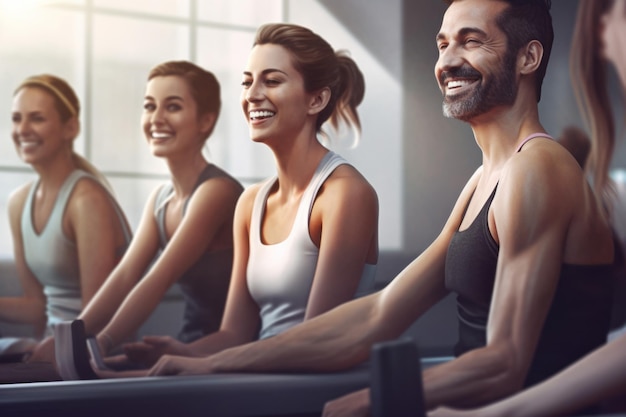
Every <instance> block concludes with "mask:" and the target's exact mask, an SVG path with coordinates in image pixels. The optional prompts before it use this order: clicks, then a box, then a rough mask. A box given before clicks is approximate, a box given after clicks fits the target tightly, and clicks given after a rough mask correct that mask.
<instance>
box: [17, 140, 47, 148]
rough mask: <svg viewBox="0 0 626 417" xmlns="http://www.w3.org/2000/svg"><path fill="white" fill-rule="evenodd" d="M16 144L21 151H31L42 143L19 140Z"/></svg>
mask: <svg viewBox="0 0 626 417" xmlns="http://www.w3.org/2000/svg"><path fill="white" fill-rule="evenodd" d="M18 143H19V146H20V148H22V149H32V148H35V147H37V146H39V145H41V143H42V142H41V141H39V140H20V141H19V142H18Z"/></svg>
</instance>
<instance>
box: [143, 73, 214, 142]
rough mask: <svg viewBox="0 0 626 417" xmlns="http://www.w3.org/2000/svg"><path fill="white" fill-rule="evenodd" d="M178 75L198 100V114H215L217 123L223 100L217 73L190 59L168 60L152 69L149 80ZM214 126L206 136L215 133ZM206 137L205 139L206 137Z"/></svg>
mask: <svg viewBox="0 0 626 417" xmlns="http://www.w3.org/2000/svg"><path fill="white" fill-rule="evenodd" d="M166 76H177V77H181V78H182V79H184V80H185V81H186V82H187V83H188V85H189V89H190V90H191V95H192V96H193V98H194V100H195V101H196V106H197V111H198V116H203V115H205V114H207V113H214V114H215V117H216V119H215V123H217V118H218V117H219V114H220V109H221V107H222V100H221V97H220V83H219V82H218V81H217V78H215V75H214V74H213V73H212V72H210V71H207V70H205V69H204V68H201V67H199V66H198V65H196V64H194V63H193V62H190V61H167V62H163V63H161V64H159V65H157V66H155V67H154V68H152V69H151V70H150V73H149V74H148V81H149V80H151V79H153V78H155V77H166ZM215 123H213V127H212V128H211V130H209V132H208V133H207V134H206V138H208V137H209V136H211V133H213V128H214V127H215ZM206 138H205V139H206Z"/></svg>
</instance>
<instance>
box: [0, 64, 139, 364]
mask: <svg viewBox="0 0 626 417" xmlns="http://www.w3.org/2000/svg"><path fill="white" fill-rule="evenodd" d="M79 113H80V105H79V101H78V98H77V97H76V94H75V93H74V91H73V90H72V88H71V87H70V86H69V85H68V84H67V83H66V82H65V81H64V80H62V79H61V78H58V77H56V76H53V75H47V74H44V75H37V76H33V77H30V78H27V79H26V80H24V82H22V84H20V86H19V87H18V88H17V89H16V90H15V94H14V96H13V110H12V117H11V118H12V122H13V129H12V138H13V142H14V144H15V148H16V150H17V153H18V155H19V157H20V158H21V159H22V160H23V161H24V162H26V163H27V164H29V165H31V166H32V167H33V169H34V170H35V172H36V173H37V179H36V180H35V181H33V182H31V183H28V184H26V185H24V186H22V187H20V188H19V189H17V190H16V191H14V192H13V193H12V195H11V197H10V199H9V204H8V211H9V220H10V226H11V232H12V236H13V247H14V253H15V265H16V268H17V272H18V275H19V279H20V284H21V289H22V293H21V295H19V296H16V297H2V298H0V320H2V321H7V322H13V323H21V324H31V325H33V326H34V329H35V334H36V336H37V339H41V338H44V337H46V338H47V336H51V335H52V327H53V326H54V325H55V324H56V323H58V322H60V321H64V320H70V319H74V318H76V317H77V316H78V315H79V314H80V312H81V310H82V308H83V307H84V306H85V305H87V303H88V302H89V301H90V300H91V299H92V297H93V296H94V294H95V293H96V292H97V291H98V289H99V288H100V286H101V285H102V283H103V282H104V281H105V279H106V277H107V276H108V275H109V273H110V272H111V271H112V270H113V268H114V267H115V266H116V265H117V263H118V261H119V260H120V258H121V257H122V255H123V254H124V251H125V250H126V247H127V246H128V244H129V241H130V239H131V233H130V228H129V226H128V223H127V221H126V218H125V216H124V214H123V212H122V210H121V209H120V207H119V206H118V204H117V202H116V201H115V198H114V197H113V196H112V192H111V189H110V186H109V184H108V183H107V181H106V179H105V178H104V176H103V175H102V174H101V173H100V172H99V171H98V170H97V169H96V168H95V167H94V166H93V165H92V164H90V163H89V162H88V161H87V160H86V159H85V158H83V157H81V156H79V155H78V154H77V153H75V152H74V150H73V143H74V139H75V138H76V136H77V135H78V133H79V130H80V123H79ZM9 342H10V340H8V339H5V343H4V345H5V353H7V352H10V351H11V350H12V349H14V348H15V347H16V346H15V345H13V347H12V346H11V343H9ZM21 344H22V345H23V346H27V345H28V344H26V343H24V340H22V341H21ZM44 344H45V343H44V342H41V343H39V345H37V347H36V348H35V349H34V351H33V353H32V355H30V359H29V360H30V361H45V362H52V361H53V359H54V358H53V352H52V351H50V350H48V349H41V348H39V347H40V346H43V345H44ZM31 346H34V345H32V344H31ZM27 350H28V349H27Z"/></svg>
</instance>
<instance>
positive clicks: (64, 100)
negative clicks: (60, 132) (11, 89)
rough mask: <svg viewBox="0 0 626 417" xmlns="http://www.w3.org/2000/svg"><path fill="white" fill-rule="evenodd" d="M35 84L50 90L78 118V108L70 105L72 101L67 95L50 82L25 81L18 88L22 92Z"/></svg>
mask: <svg viewBox="0 0 626 417" xmlns="http://www.w3.org/2000/svg"><path fill="white" fill-rule="evenodd" d="M33 84H34V85H40V86H42V87H45V88H47V89H48V90H50V91H51V92H52V93H53V94H54V95H55V96H56V98H58V99H59V100H61V102H62V103H63V104H64V105H65V107H66V108H67V109H68V110H69V111H70V113H71V115H72V116H74V117H75V116H77V114H76V108H75V107H74V106H73V105H72V103H70V101H69V100H68V99H67V97H65V95H64V94H63V93H61V91H59V89H58V88H56V87H55V86H54V85H52V84H51V83H50V82H48V81H44V80H38V79H35V78H31V79H27V80H26V81H24V82H23V83H22V84H21V85H20V86H19V87H18V88H17V90H20V89H22V88H24V87H28V86H30V85H33ZM17 90H16V91H17Z"/></svg>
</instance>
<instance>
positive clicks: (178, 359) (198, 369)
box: [148, 355, 213, 376]
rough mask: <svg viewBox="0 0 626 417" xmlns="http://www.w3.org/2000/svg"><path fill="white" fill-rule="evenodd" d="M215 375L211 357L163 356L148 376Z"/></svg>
mask: <svg viewBox="0 0 626 417" xmlns="http://www.w3.org/2000/svg"><path fill="white" fill-rule="evenodd" d="M210 373H213V367H212V366H211V361H210V357H205V358H190V357H185V356H172V355H163V356H162V357H161V359H159V361H158V362H157V364H156V365H154V366H153V367H152V369H151V370H150V372H149V373H148V375H150V376H156V375H206V374H210Z"/></svg>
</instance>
